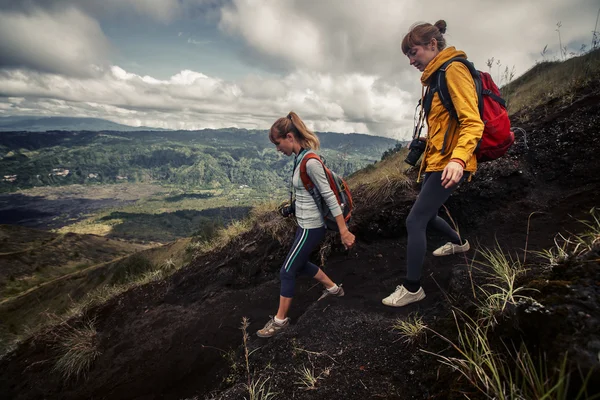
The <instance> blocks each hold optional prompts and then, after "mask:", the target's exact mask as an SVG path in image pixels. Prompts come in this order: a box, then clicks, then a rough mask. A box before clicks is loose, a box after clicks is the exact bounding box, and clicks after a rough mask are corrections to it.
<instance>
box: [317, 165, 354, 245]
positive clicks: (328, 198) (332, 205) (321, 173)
mask: <svg viewBox="0 0 600 400" xmlns="http://www.w3.org/2000/svg"><path fill="white" fill-rule="evenodd" d="M306 173H307V174H308V177H309V178H310V180H311V181H312V182H313V183H314V184H315V186H316V188H317V190H318V191H319V193H320V194H321V197H322V198H323V199H324V200H325V203H327V207H329V209H330V210H331V215H333V216H334V217H335V222H336V223H337V226H338V230H339V231H340V237H341V239H342V243H343V244H344V247H345V248H350V247H352V246H353V245H354V239H355V237H354V235H353V234H352V232H350V231H349V230H348V226H346V221H345V220H344V214H343V213H342V209H341V208H340V205H339V204H338V202H337V198H336V197H335V193H333V190H331V187H330V186H329V181H328V180H327V176H326V175H325V170H324V169H323V165H322V164H321V163H320V162H319V161H318V160H314V159H311V160H308V161H307V162H306Z"/></svg>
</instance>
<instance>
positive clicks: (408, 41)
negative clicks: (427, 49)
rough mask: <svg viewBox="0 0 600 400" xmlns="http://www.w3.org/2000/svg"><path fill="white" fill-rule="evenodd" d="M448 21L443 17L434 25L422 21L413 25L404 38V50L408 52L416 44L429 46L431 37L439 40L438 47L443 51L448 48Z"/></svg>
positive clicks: (405, 52)
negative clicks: (446, 34) (445, 37)
mask: <svg viewBox="0 0 600 400" xmlns="http://www.w3.org/2000/svg"><path fill="white" fill-rule="evenodd" d="M447 27H448V25H446V21H444V20H443V19H441V20H439V21H438V22H436V23H435V24H434V25H431V24H429V23H420V24H415V25H413V26H411V28H410V30H409V31H408V33H407V34H406V36H404V39H402V52H403V53H404V54H407V53H408V52H409V51H410V49H411V48H413V47H415V46H427V45H428V44H429V43H431V39H435V40H436V41H437V49H438V50H439V51H442V50H444V49H445V48H446V39H444V36H443V35H444V34H445V33H446V28H447Z"/></svg>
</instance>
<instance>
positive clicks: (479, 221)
mask: <svg viewBox="0 0 600 400" xmlns="http://www.w3.org/2000/svg"><path fill="white" fill-rule="evenodd" d="M598 88H599V87H598V85H596V86H594V87H589V88H587V89H586V90H587V92H586V93H581V94H580V95H579V96H576V97H575V100H574V102H573V103H572V104H570V105H569V106H560V105H548V106H544V107H541V108H539V109H537V110H534V111H533V112H530V113H528V114H527V115H526V116H525V115H522V116H516V118H515V121H514V125H516V126H521V127H522V128H524V129H525V131H526V132H527V134H526V136H525V135H523V134H522V133H519V134H518V143H517V144H516V145H515V146H514V148H513V149H512V150H511V153H510V154H509V155H508V156H506V157H505V158H503V159H501V160H497V161H495V162H492V163H488V164H486V165H483V166H482V167H481V169H480V171H479V172H478V174H477V175H476V176H475V177H474V178H473V181H472V182H471V183H469V184H465V185H463V187H462V188H461V189H459V191H458V192H457V194H456V195H454V196H452V198H451V200H450V201H449V202H448V208H449V209H450V211H451V213H452V216H453V218H454V219H455V220H456V221H458V223H459V224H460V229H461V232H462V234H463V236H465V237H467V238H469V240H471V242H472V243H479V244H480V245H483V246H487V247H492V246H494V245H495V243H496V241H497V242H498V243H500V244H501V245H502V246H503V249H504V250H506V251H510V252H511V253H512V254H521V255H522V254H523V252H522V249H523V248H524V247H525V245H526V243H527V246H528V249H529V250H541V249H543V248H548V247H550V246H551V245H552V244H553V237H554V235H555V234H556V233H557V232H564V231H565V230H571V231H577V230H578V229H580V228H581V226H580V225H579V224H578V223H577V222H576V221H575V219H574V218H585V217H586V215H587V211H588V210H589V209H590V208H591V207H593V206H596V205H598V204H599V201H598V198H597V196H598V193H600V157H598V153H599V152H600V124H599V122H600V114H599V110H600V107H598V101H599V99H600V91H599V90H598ZM525 117H527V121H525V120H524V118H525ZM415 194H416V191H415V190H402V191H399V192H398V193H396V195H395V196H394V198H393V201H391V200H386V201H385V202H381V203H380V204H368V205H367V204H360V199H361V189H358V190H356V198H357V200H358V202H359V205H358V207H357V211H356V218H355V221H354V227H353V230H354V231H355V232H356V233H357V235H358V238H359V243H358V245H357V248H356V249H355V250H353V251H351V252H349V253H345V252H341V251H340V250H339V248H337V247H336V246H335V245H334V246H333V247H334V248H333V251H332V253H331V255H330V256H329V259H328V261H327V265H326V269H327V271H328V273H330V274H331V276H332V277H333V278H334V279H335V280H336V281H338V282H342V283H343V284H344V288H345V289H346V293H347V295H346V296H345V297H344V298H340V299H326V300H325V301H322V302H316V301H315V300H316V299H317V298H318V295H319V288H315V287H312V282H309V281H308V280H305V279H304V280H302V279H301V280H300V284H299V287H298V290H297V293H298V294H297V298H295V299H294V302H295V303H294V307H293V312H292V314H291V317H292V321H293V325H292V327H291V329H289V330H288V331H287V332H286V333H284V334H282V335H280V336H278V337H276V338H274V339H271V340H263V339H258V338H257V337H256V336H254V335H253V336H252V338H251V340H250V347H251V349H256V350H257V351H255V352H254V353H253V354H252V355H251V357H250V362H251V367H252V369H253V370H255V371H257V372H259V373H261V374H262V375H264V376H269V377H270V381H269V382H270V384H271V385H272V387H273V389H274V390H275V391H276V392H278V394H279V395H278V398H301V399H322V398H328V399H365V398H394V399H407V398H452V397H456V398H464V396H463V395H462V394H461V393H459V392H458V390H464V389H465V387H466V386H465V383H464V381H463V380H461V379H459V377H458V374H456V373H454V374H453V373H451V372H450V371H449V370H448V369H447V368H442V367H440V364H439V363H438V361H437V360H436V359H435V358H434V357H432V356H430V355H427V354H425V353H423V352H421V351H419V350H418V349H417V348H414V347H410V346H407V345H405V344H403V343H402V342H401V341H398V340H397V339H398V336H397V335H396V334H395V333H393V332H392V331H391V329H390V328H391V326H392V324H393V322H394V320H395V319H396V318H398V317H405V316H407V315H408V314H410V313H413V312H415V311H418V312H419V313H420V314H421V315H423V316H424V319H425V321H426V322H427V323H428V324H430V325H431V326H433V327H435V329H437V330H439V331H440V332H443V333H446V334H451V333H452V330H453V321H452V320H451V319H448V317H449V315H450V314H449V309H450V305H449V302H448V298H447V297H446V296H449V298H453V299H460V298H462V297H464V296H465V295H466V294H468V293H467V292H468V291H469V285H468V284H467V281H466V280H465V270H464V267H463V266H461V264H464V263H465V261H467V260H466V259H464V258H460V257H447V258H438V259H435V258H433V257H431V256H429V257H427V259H426V264H425V269H424V277H425V279H424V287H425V291H426V293H427V298H426V299H425V300H424V301H423V302H421V303H418V304H415V305H412V306H409V307H407V308H405V309H400V310H396V309H390V308H386V307H384V306H382V305H381V303H380V301H381V298H382V297H384V296H386V295H387V294H389V293H390V292H391V291H392V290H393V289H394V288H395V285H396V284H398V282H399V280H400V278H401V277H402V276H403V274H404V257H405V244H406V238H405V233H404V232H405V231H404V228H403V226H404V220H405V217H406V214H407V212H408V210H409V208H410V205H411V203H412V201H413V200H414V196H415ZM533 212H536V213H535V214H533V215H531V214H532V213H533ZM530 216H531V218H530V230H529V236H528V239H527V237H526V234H527V224H528V218H529V217H530ZM272 217H273V218H275V217H274V216H272ZM283 231H285V232H287V233H286V234H285V235H283V236H280V238H279V239H280V240H281V242H282V243H283V245H282V244H281V243H280V242H279V241H276V240H274V239H273V237H272V236H271V235H270V234H269V233H267V232H263V231H260V230H258V229H255V230H253V231H251V232H250V233H248V234H245V235H243V236H242V237H240V238H239V240H238V241H236V242H235V243H232V244H231V245H229V246H228V247H227V248H226V249H224V250H223V251H221V252H220V253H218V254H213V255H209V256H206V257H201V258H198V259H196V260H195V261H194V262H193V263H192V264H191V265H190V266H189V267H187V268H185V269H183V270H181V271H179V272H178V273H177V274H176V275H175V276H173V277H171V278H170V279H168V280H167V281H165V282H160V283H156V284H151V285H148V286H145V287H141V288H137V289H134V290H132V291H130V292H127V293H125V294H123V295H121V296H120V297H118V298H117V299H114V300H113V301H111V302H109V303H108V304H107V305H106V306H104V307H102V308H100V309H96V310H92V312H91V313H90V316H95V317H96V326H97V329H98V337H97V338H98V345H99V349H100V351H101V353H102V354H101V355H100V356H99V357H98V359H97V360H96V362H95V363H94V365H93V368H92V369H91V371H90V372H89V374H88V376H87V378H86V380H85V382H83V381H81V380H80V381H79V382H75V381H73V382H68V383H62V382H61V380H60V377H59V376H58V375H57V374H56V373H53V372H51V368H52V357H53V354H54V353H53V347H52V345H53V340H54V339H53V335H52V334H46V335H43V336H41V337H39V338H38V339H37V340H35V341H27V342H26V343H24V344H23V345H21V346H20V347H19V348H18V349H17V350H16V351H15V352H13V353H12V354H10V355H9V356H7V357H5V358H4V359H2V360H1V361H0V370H2V371H3V373H2V376H1V378H0V393H2V394H3V396H4V397H5V398H14V399H37V398H44V397H45V398H64V399H82V398H94V399H111V400H112V399H159V398H160V399H163V398H164V399H182V398H199V399H201V398H213V397H219V396H220V397H221V398H229V399H239V398H243V386H242V384H243V383H244V378H243V368H244V365H243V359H242V353H241V351H240V344H241V331H240V330H239V326H240V322H241V319H242V317H244V316H246V317H249V318H250V320H251V326H250V331H251V332H252V334H254V332H255V331H256V329H258V328H259V327H261V325H262V324H264V322H265V321H266V320H267V318H268V315H269V314H271V315H272V314H273V313H274V312H275V311H276V306H277V300H278V278H277V275H278V269H279V266H280V263H281V261H282V260H283V257H284V256H285V253H286V251H287V245H288V243H289V240H290V238H291V231H290V230H289V228H288V230H287V231H286V230H283ZM279 232H282V231H279ZM431 238H432V239H431V240H430V242H429V246H430V249H433V248H435V247H436V246H438V245H439V244H440V243H441V238H439V237H435V236H431ZM471 255H472V254H471ZM528 257H533V256H528ZM599 258H600V257H599ZM532 265H533V264H532ZM590 265H593V266H594V267H595V268H587V267H579V266H577V267H574V268H573V269H571V270H557V271H555V272H554V273H553V274H554V275H551V276H547V277H546V278H545V279H549V281H550V282H558V281H563V282H564V281H568V282H569V284H570V286H564V284H563V286H562V289H561V290H563V292H564V295H562V297H560V298H559V299H558V300H557V299H556V296H557V293H558V294H560V293H559V292H560V291H553V290H551V289H549V288H548V287H546V286H544V285H546V284H547V283H544V282H548V280H544V281H543V282H542V281H540V282H538V287H539V288H540V290H541V292H540V293H539V294H537V295H536V297H537V298H538V299H539V300H540V302H542V303H543V304H546V306H547V309H548V310H549V311H550V312H549V313H538V314H535V313H534V314H529V315H528V316H527V317H526V318H522V317H519V315H520V314H519V313H517V315H516V316H515V319H514V320H513V323H514V324H513V325H511V326H512V328H510V329H509V327H507V328H506V332H507V333H506V335H508V336H509V337H512V336H514V337H515V338H517V337H522V338H523V340H524V341H525V342H526V343H529V344H530V345H531V346H533V345H537V346H538V347H533V350H534V351H536V350H540V349H541V350H543V351H545V352H547V353H548V357H549V363H550V362H555V361H556V360H555V359H554V358H553V357H556V355H557V354H558V353H559V352H562V351H564V350H566V349H569V354H570V355H573V356H574V359H576V360H578V362H580V365H581V366H582V367H583V368H587V367H589V366H591V365H593V364H594V363H595V364H596V365H597V364H598V360H597V358H595V359H594V357H593V356H594V355H595V354H597V351H598V350H600V349H596V348H595V347H594V346H596V345H595V344H594V343H596V344H597V342H598V339H597V336H596V332H597V328H598V327H599V326H600V322H599V320H598V318H599V316H600V312H599V311H600V310H599V306H598V304H599V303H598V301H599V298H600V294H599V292H600V291H599V289H598V283H597V282H600V276H598V271H600V268H598V263H597V261H596V264H590ZM581 293H585V296H584V298H582V297H581V296H580V294H581ZM552 296H554V297H552ZM552 299H554V300H552ZM76 323H77V322H76V321H72V324H76ZM514 325H517V326H518V329H517V330H516V328H515V327H514ZM511 329H512V330H511ZM511 335H512V336H511ZM426 348H427V349H428V350H430V351H445V350H446V349H447V345H446V344H444V343H442V342H441V341H440V340H439V339H435V338H432V337H431V336H430V340H429V342H428V343H427V345H426ZM229 349H234V350H236V353H235V354H234V356H233V358H232V360H233V363H234V364H235V368H234V367H233V364H232V362H231V361H228V360H227V357H224V355H223V352H226V351H228V350H229ZM307 351H308V352H307ZM310 352H312V353H310ZM317 353H318V354H317ZM552 360H554V361H552ZM303 365H305V366H308V367H311V368H313V367H314V369H315V372H316V373H317V374H319V373H323V375H322V379H320V380H319V383H318V385H317V386H318V388H317V389H316V390H307V391H303V390H301V389H299V384H298V383H297V382H298V380H299V378H298V375H297V373H296V371H295V369H298V368H300V367H301V366H303ZM554 365H556V363H554ZM327 368H331V369H330V372H329V373H328V374H327V373H324V371H325V370H326V369H327ZM596 378H598V377H597V376H595V377H594V379H592V380H591V381H592V382H594V380H595V381H596V382H598V380H597V379H596ZM574 382H575V384H576V380H574ZM596 389H597V388H596ZM211 393H212V394H211ZM469 395H470V396H471V398H477V394H476V393H470V394H469ZM194 396H196V397H194Z"/></svg>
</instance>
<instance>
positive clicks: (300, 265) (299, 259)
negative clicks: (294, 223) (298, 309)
mask: <svg viewBox="0 0 600 400" xmlns="http://www.w3.org/2000/svg"><path fill="white" fill-rule="evenodd" d="M324 237H325V227H321V228H315V229H302V228H300V227H298V229H297V230H296V238H295V239H294V244H293V245H292V248H291V249H290V252H289V253H288V255H287V257H286V258H285V262H284V263H283V266H282V267H281V271H280V273H279V277H280V278H281V296H283V297H289V298H291V297H294V290H295V288H296V277H297V276H298V275H308V276H310V277H311V278H312V277H313V276H315V275H316V274H317V272H319V267H317V266H316V265H315V264H313V263H311V262H310V261H308V258H309V256H310V253H312V251H313V250H314V249H315V248H316V247H317V246H318V245H319V244H320V243H321V242H322V241H323V238H324Z"/></svg>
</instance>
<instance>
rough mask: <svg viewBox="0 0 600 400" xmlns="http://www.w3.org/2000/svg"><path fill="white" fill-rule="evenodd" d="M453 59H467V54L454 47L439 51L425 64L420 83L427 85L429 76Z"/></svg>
mask: <svg viewBox="0 0 600 400" xmlns="http://www.w3.org/2000/svg"><path fill="white" fill-rule="evenodd" d="M454 57H462V58H467V54H466V53H465V52H464V51H462V50H456V48H455V47H447V48H445V49H444V50H442V51H440V53H439V54H438V55H437V56H435V57H434V58H433V60H431V61H430V62H429V64H427V67H426V68H425V71H423V75H421V83H422V84H423V85H425V86H428V85H429V79H430V78H431V76H432V75H433V74H434V73H435V71H437V70H438V69H440V67H441V66H442V65H443V64H444V63H445V62H446V61H448V60H450V59H451V58H454Z"/></svg>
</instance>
